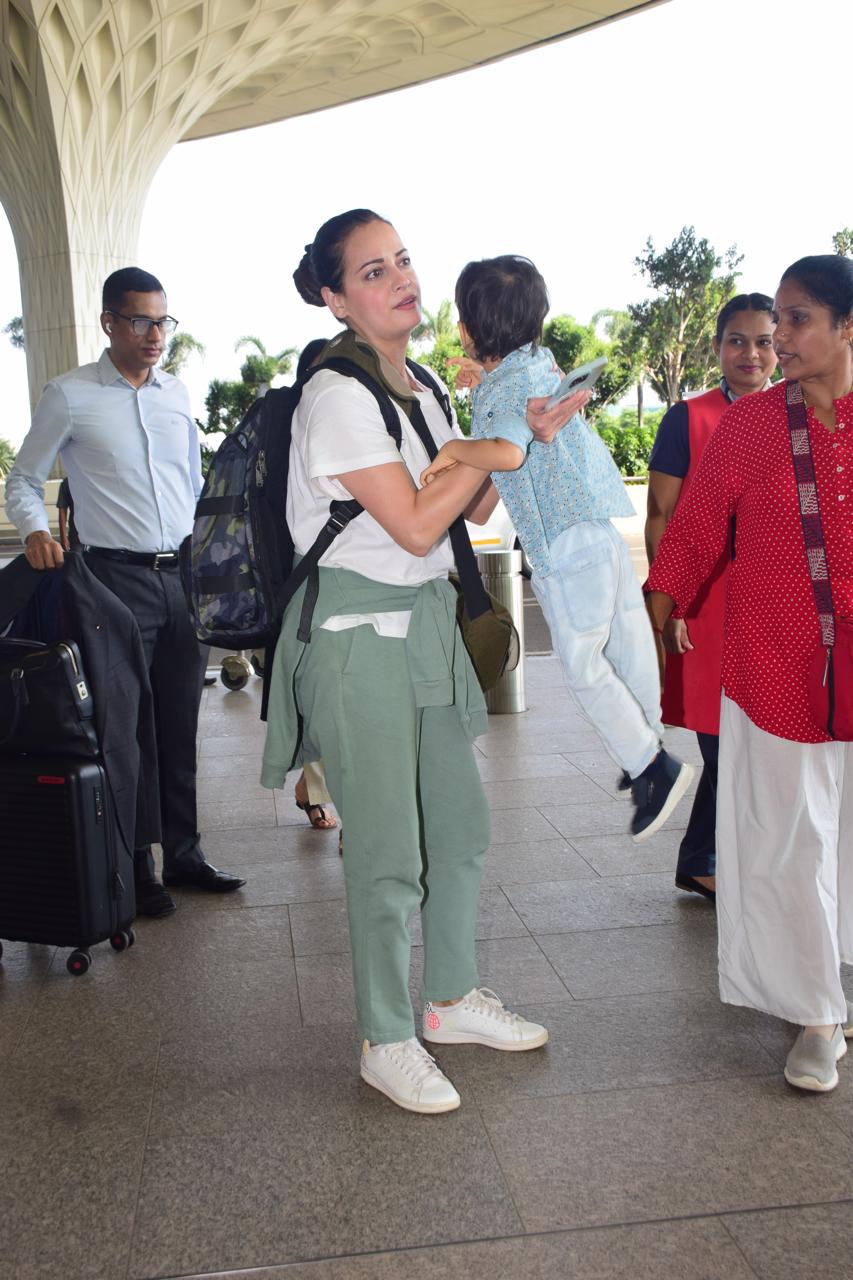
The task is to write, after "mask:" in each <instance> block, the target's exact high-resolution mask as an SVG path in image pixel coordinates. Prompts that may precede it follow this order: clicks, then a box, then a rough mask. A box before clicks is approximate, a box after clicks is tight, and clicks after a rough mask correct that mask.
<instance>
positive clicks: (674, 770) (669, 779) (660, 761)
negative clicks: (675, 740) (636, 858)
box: [631, 747, 696, 844]
mask: <svg viewBox="0 0 853 1280" xmlns="http://www.w3.org/2000/svg"><path fill="white" fill-rule="evenodd" d="M695 772H696V771H695V769H694V768H693V765H692V764H684V763H683V762H682V761H681V760H676V759H675V757H674V756H671V755H669V754H668V752H666V751H664V749H663V747H661V749H660V751H659V752H658V754H657V755H656V756H655V758H654V760H653V761H652V762H651V764H650V765H647V766H646V768H645V769H644V770H643V772H642V773H641V774H640V776H639V777H638V778H634V779H633V781H632V782H631V795H632V797H633V800H634V816H633V818H632V819H631V839H632V840H633V841H634V844H642V842H643V841H644V840H648V839H649V838H650V837H651V836H653V835H654V834H655V832H656V831H659V830H660V829H661V827H662V826H663V824H664V823H665V822H666V820H667V818H668V817H669V815H670V814H671V813H672V811H673V809H674V808H675V806H676V805H677V804H678V802H679V800H680V799H681V797H682V796H683V795H684V793H685V791H686V790H687V788H688V787H689V786H690V783H691V782H692V780H693V774H694V773H695Z"/></svg>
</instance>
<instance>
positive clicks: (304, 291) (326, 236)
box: [293, 209, 388, 307]
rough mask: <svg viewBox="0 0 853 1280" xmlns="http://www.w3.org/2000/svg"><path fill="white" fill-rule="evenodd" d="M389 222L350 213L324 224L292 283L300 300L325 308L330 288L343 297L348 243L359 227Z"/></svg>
mask: <svg viewBox="0 0 853 1280" xmlns="http://www.w3.org/2000/svg"><path fill="white" fill-rule="evenodd" d="M387 221H388V219H387V218H383V217H381V216H380V215H379V214H378V213H374V212H373V210H372V209H348V210H347V212H346V213H339V214H337V215H336V216H335V217H334V218H330V219H329V221H328V222H324V223H323V225H322V227H321V228H320V230H319V231H318V232H317V234H316V235H315V237H314V241H313V244H306V246H305V253H304V254H303V255H302V261H301V262H300V264H299V266H298V267H297V268H296V270H295V271H294V273H293V283H294V284H295V285H296V288H297V291H298V293H299V296H300V298H302V300H303V301H304V302H308V303H310V304H311V306H312V307H324V306H325V305H326V304H325V302H324V301H323V295H322V294H321V292H320V290H321V289H323V288H329V289H331V290H332V293H340V292H341V285H342V284H343V277H344V249H345V248H346V243H347V240H349V238H350V236H351V234H352V233H353V231H355V229H356V227H366V226H367V225H368V224H369V223H371V222H387Z"/></svg>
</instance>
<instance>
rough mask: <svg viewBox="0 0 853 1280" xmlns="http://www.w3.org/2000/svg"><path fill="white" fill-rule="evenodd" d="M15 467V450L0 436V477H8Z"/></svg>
mask: <svg viewBox="0 0 853 1280" xmlns="http://www.w3.org/2000/svg"><path fill="white" fill-rule="evenodd" d="M14 465H15V449H14V446H13V445H11V444H10V443H9V441H8V440H4V439H3V437H2V436H0V476H5V475H8V474H9V472H10V471H11V470H12V467H13V466H14Z"/></svg>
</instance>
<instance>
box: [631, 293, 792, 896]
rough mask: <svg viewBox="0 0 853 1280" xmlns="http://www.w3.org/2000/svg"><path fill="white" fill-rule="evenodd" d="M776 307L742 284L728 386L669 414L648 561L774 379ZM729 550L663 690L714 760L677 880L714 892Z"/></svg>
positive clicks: (725, 354) (691, 616) (670, 662)
mask: <svg viewBox="0 0 853 1280" xmlns="http://www.w3.org/2000/svg"><path fill="white" fill-rule="evenodd" d="M772 309H773V299H772V298H768V297H767V295H766V294H764V293H740V294H738V295H737V296H736V297H734V298H731V299H730V300H729V301H728V302H727V303H726V305H725V306H724V307H723V309H722V310H721V312H720V314H719V315H718V316H717V330H716V334H715V336H714V351H715V352H716V354H717V358H718V359H719V361H720V369H721V372H722V375H723V376H722V378H721V380H720V385H719V387H715V388H714V389H713V391H706V392H704V393H703V394H702V395H699V396H692V397H691V398H690V399H689V400H681V401H679V403H678V404H674V405H673V406H672V408H671V409H668V410H667V412H666V413H665V414H664V416H663V419H662V421H661V424H660V427H659V428H658V433H657V437H656V439H655V443H654V448H653V449H652V454H651V458H650V459H649V501H648V518H647V520H646V552H647V554H648V558H649V564H651V563H652V562H653V561H654V558H655V556H656V554H657V549H658V544H659V543H660V540H661V538H662V537H663V532H664V529H665V528H666V526H667V525H668V524H669V522H670V520H671V519H672V517H673V514H674V513H675V509H676V506H677V505H678V503H680V502H683V501H684V499H685V498H686V497H687V494H688V492H689V490H690V486H691V484H692V483H693V479H694V477H695V475H696V472H697V470H698V467H699V461H700V459H701V457H702V454H703V453H704V451H705V446H706V445H707V443H708V441H709V440H710V438H711V436H712V435H713V433H714V431H715V430H716V428H717V425H718V423H719V421H720V418H721V417H722V416H723V414H724V412H725V411H726V409H727V408H728V407H729V405H730V404H733V403H734V401H735V400H737V399H739V398H740V397H741V396H746V395H750V394H751V393H752V392H754V391H762V390H764V389H765V388H766V387H768V386H769V385H770V376H771V374H772V373H773V370H774V369H775V368H776V353H775V351H774V350H773V322H772V320H771V318H770V312H771V311H772ZM730 556H731V548H730V547H729V546H726V548H725V549H724V551H723V553H722V555H721V556H720V559H719V560H718V561H717V564H716V565H715V566H714V568H713V570H712V572H711V574H710V576H709V577H708V578H707V579H706V581H705V582H704V584H703V586H702V588H701V589H700V591H699V593H698V594H697V596H696V598H695V599H694V601H693V603H692V604H691V606H690V608H689V610H688V611H687V614H686V616H685V618H684V619H683V620H681V621H680V622H679V625H678V629H677V636H676V637H675V640H676V642H677V644H676V647H677V651H676V652H675V653H672V654H670V655H669V656H668V657H667V660H666V672H665V678H664V687H663V696H662V698H661V711H662V718H663V722H664V724H670V725H682V726H683V727H684V728H686V729H693V730H694V732H695V733H696V737H697V738H698V740H699V750H700V751H701V753H702V760H703V762H704V766H705V767H704V769H703V771H702V777H701V778H700V780H699V786H698V788H697V791H696V796H695V799H694V801H693V809H692V812H691V814H690V821H689V822H688V824H687V830H686V832H685V833H684V839H683V840H682V841H681V845H680V847H679V850H678V863H677V865H676V868H675V883H676V884H677V885H678V887H679V889H684V890H686V891H687V892H692V893H701V894H703V895H704V896H705V897H708V898H711V899H713V898H714V897H715V896H716V894H715V889H716V882H715V878H714V873H715V870H716V863H717V858H716V845H715V831H716V807H717V757H718V751H719V736H718V735H719V732H720V664H721V662H722V654H723V613H724V609H725V600H726V577H727V574H728V567H729V559H730Z"/></svg>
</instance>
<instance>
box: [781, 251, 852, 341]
mask: <svg viewBox="0 0 853 1280" xmlns="http://www.w3.org/2000/svg"><path fill="white" fill-rule="evenodd" d="M782 280H783V282H784V281H785V280H796V282H797V284H799V285H802V287H803V288H804V289H805V291H806V293H807V294H808V295H809V297H810V298H814V300H815V302H819V303H820V304H821V306H824V307H829V309H830V311H831V312H832V316H833V319H834V320H835V323H836V325H840V324H842V323H843V321H845V320H846V319H847V318H848V316H851V315H853V261H851V259H850V258H844V257H842V256H841V255H840V254H838V253H816V254H813V255H812V256H811V257H809V258H799V259H798V260H797V261H796V262H793V263H792V264H791V266H790V267H788V270H787V271H786V272H785V273H784V275H783V276H782Z"/></svg>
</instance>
